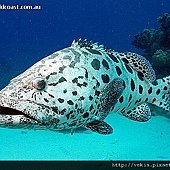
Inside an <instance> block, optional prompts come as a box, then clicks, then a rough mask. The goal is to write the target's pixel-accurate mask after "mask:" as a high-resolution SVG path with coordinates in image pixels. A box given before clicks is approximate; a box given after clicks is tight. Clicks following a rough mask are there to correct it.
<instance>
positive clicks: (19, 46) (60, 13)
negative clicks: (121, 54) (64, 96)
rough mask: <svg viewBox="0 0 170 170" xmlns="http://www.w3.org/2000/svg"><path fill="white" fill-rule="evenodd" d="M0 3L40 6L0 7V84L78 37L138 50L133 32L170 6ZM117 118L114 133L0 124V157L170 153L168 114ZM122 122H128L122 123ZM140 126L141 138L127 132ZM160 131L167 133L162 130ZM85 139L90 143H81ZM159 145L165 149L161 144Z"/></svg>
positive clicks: (152, 24)
mask: <svg viewBox="0 0 170 170" xmlns="http://www.w3.org/2000/svg"><path fill="white" fill-rule="evenodd" d="M0 4H6V5H8V4H11V5H16V4H20V5H41V7H42V9H41V10H37V11H34V10H18V11H17V10H0V77H1V81H0V88H2V87H4V86H5V85H6V84H7V83H8V82H9V80H10V79H11V78H12V77H15V76H16V75H18V74H19V73H21V72H23V71H24V70H25V69H27V68H28V67H29V66H31V65H32V64H33V63H35V62H36V61H38V60H39V59H41V58H43V57H44V56H47V55H48V54H51V53H52V52H54V51H57V50H59V49H62V48H64V47H68V46H69V45H70V44H71V42H72V41H73V40H74V39H78V38H86V39H89V40H93V41H98V42H99V43H101V44H104V45H106V46H107V47H109V48H112V49H115V50H116V51H134V52H138V53H141V54H142V52H141V51H138V50H136V49H135V48H134V47H133V46H132V45H131V42H132V39H133V37H134V35H135V34H137V33H138V32H139V31H142V30H143V29H145V28H156V27H158V25H157V22H156V18H157V17H158V16H160V15H162V14H163V13H165V12H169V11H170V0H149V1H148V0H105V1H103V0H50V2H49V1H42V0H39V1H38V0H32V1H31V0H30V1H28V0H27V1H25V0H22V2H21V1H20V0H15V1H10V0H4V1H1V2H0ZM118 118H119V119H118ZM158 118H159V119H158ZM115 119H116V120H117V119H118V121H114V119H112V118H111V117H110V116H109V117H108V121H110V122H111V124H112V125H113V126H114V127H117V130H116V134H113V135H111V136H109V137H106V136H99V135H98V134H92V133H91V132H86V131H85V132H84V131H80V132H78V134H75V135H73V136H70V135H68V134H65V133H64V134H61V133H57V132H50V131H22V130H9V129H2V128H1V129H0V136H3V138H1V146H2V143H3V147H1V148H0V149H1V151H0V159H71V160H73V159H74V160H75V159H77V160H79V159H86V160H88V159H95V160H96V159H99V160H108V159H112V160H113V159H119V160H121V159H124V160H125V159H170V154H169V153H170V146H169V144H168V140H170V136H167V135H169V134H168V133H167V131H168V129H167V130H166V128H169V127H170V125H169V124H170V121H169V119H168V118H165V117H162V116H157V117H154V118H153V120H151V124H149V125H148V123H146V124H145V125H144V124H143V127H142V126H141V124H140V125H139V124H135V123H134V122H133V123H132V121H129V120H127V119H125V118H122V117H119V116H118V117H116V118H115ZM120 120H121V121H122V123H121V121H120ZM159 121H160V122H161V123H165V122H166V123H167V124H166V123H165V127H166V128H165V127H164V125H162V126H161V127H162V129H161V128H159V129H156V130H157V131H156V132H155V129H154V128H153V127H152V124H153V125H154V126H157V124H158V125H159ZM129 122H130V123H129ZM119 123H120V124H119ZM121 124H123V125H121ZM125 124H127V127H129V128H127V129H126V128H125V127H124V125H125ZM132 124H133V125H132ZM150 125H151V127H152V128H150ZM138 126H139V127H138ZM144 127H145V128H146V129H145V130H144V131H145V132H144V134H141V139H140V135H139V134H138V131H135V132H134V134H131V133H130V132H131V131H132V130H133V129H132V130H131V128H139V131H140V132H142V129H143V128H144ZM121 128H122V130H124V131H121V130H120V129H121ZM147 128H148V131H149V132H147ZM157 128H158V127H157ZM115 129H116V128H115ZM151 129H152V130H151ZM128 130H129V131H128ZM162 131H163V132H162ZM152 132H153V133H152ZM124 133H125V134H124ZM128 133H130V134H129V136H128V135H127V134H128ZM132 133H133V132H132ZM135 133H137V134H135ZM147 133H148V134H147ZM161 133H163V136H164V135H165V138H163V137H161V136H160V135H161ZM152 134H153V136H152ZM8 135H9V136H8ZM142 135H144V136H143V138H142ZM148 136H152V137H153V138H150V137H148ZM92 137H93V138H92ZM95 137H96V138H95ZM125 138H126V139H125ZM136 138H137V139H136ZM155 138H156V140H158V138H160V140H158V141H157V143H158V145H159V143H160V142H161V144H160V147H159V146H155V144H154V139H155ZM13 139H15V140H13ZM85 139H86V140H87V141H84V140H85ZM107 139H108V140H107ZM70 141H71V142H70ZM123 141H124V142H123ZM139 141H141V143H138V142H139ZM69 142H70V145H68V146H67V144H69ZM86 142H88V143H90V144H89V145H87V146H85V144H86ZM107 142H109V143H107ZM121 142H122V143H121ZM135 142H136V143H135ZM162 142H164V143H163V144H162ZM18 143H19V145H18ZM131 143H132V145H133V146H137V148H135V147H134V148H133V147H132V146H131ZM114 144H115V145H114ZM125 144H127V145H126V146H125ZM135 144H136V145H135ZM79 145H81V146H82V147H78V146H79ZM141 146H142V147H141ZM73 147H74V148H73ZM85 147H86V148H87V149H85ZM88 147H89V148H88ZM110 147H112V148H110ZM115 147H117V149H115ZM162 147H165V149H162V150H161V149H160V148H162ZM92 148H93V151H92V152H90V151H89V150H91V149H92ZM103 148H104V151H103ZM118 148H119V149H118ZM58 150H59V151H58ZM71 150H73V151H74V152H71ZM132 150H133V151H134V152H132ZM61 153H62V154H61ZM94 153H97V154H94ZM139 153H140V154H139ZM144 153H146V154H144ZM89 155H90V156H89Z"/></svg>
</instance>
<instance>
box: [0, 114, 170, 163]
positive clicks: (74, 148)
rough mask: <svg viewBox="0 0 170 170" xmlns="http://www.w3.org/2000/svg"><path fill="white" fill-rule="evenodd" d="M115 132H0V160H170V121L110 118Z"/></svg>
mask: <svg viewBox="0 0 170 170" xmlns="http://www.w3.org/2000/svg"><path fill="white" fill-rule="evenodd" d="M105 121H106V122H107V123H109V124H110V125H111V126H112V127H114V132H113V134H111V135H106V136H104V135H100V134H97V133H93V132H91V131H89V130H84V129H78V130H77V131H76V132H75V133H74V134H73V135H71V134H70V133H69V132H54V131H48V130H23V129H22V130H21V129H19V130H16V129H5V128H0V143H1V147H0V160H170V119H168V118H166V117H163V116H153V117H152V118H151V120H149V121H148V122H145V123H139V122H135V121H132V120H129V119H127V118H125V117H123V116H121V115H118V114H110V115H109V116H108V117H107V118H106V120H105Z"/></svg>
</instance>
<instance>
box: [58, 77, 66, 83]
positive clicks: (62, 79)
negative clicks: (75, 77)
mask: <svg viewBox="0 0 170 170" xmlns="http://www.w3.org/2000/svg"><path fill="white" fill-rule="evenodd" d="M64 81H67V80H66V79H65V78H64V77H61V78H60V79H59V80H58V83H62V82H64Z"/></svg>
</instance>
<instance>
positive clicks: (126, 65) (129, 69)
mask: <svg viewBox="0 0 170 170" xmlns="http://www.w3.org/2000/svg"><path fill="white" fill-rule="evenodd" d="M125 67H126V70H127V71H128V72H129V73H131V74H132V73H133V71H132V69H131V67H130V66H129V65H128V64H126V63H125Z"/></svg>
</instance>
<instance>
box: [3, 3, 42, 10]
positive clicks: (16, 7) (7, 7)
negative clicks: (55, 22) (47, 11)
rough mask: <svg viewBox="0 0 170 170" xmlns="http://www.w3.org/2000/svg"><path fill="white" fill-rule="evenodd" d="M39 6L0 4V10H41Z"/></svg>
mask: <svg viewBox="0 0 170 170" xmlns="http://www.w3.org/2000/svg"><path fill="white" fill-rule="evenodd" d="M41 9H42V8H41V6H40V5H5V4H0V10H41Z"/></svg>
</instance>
